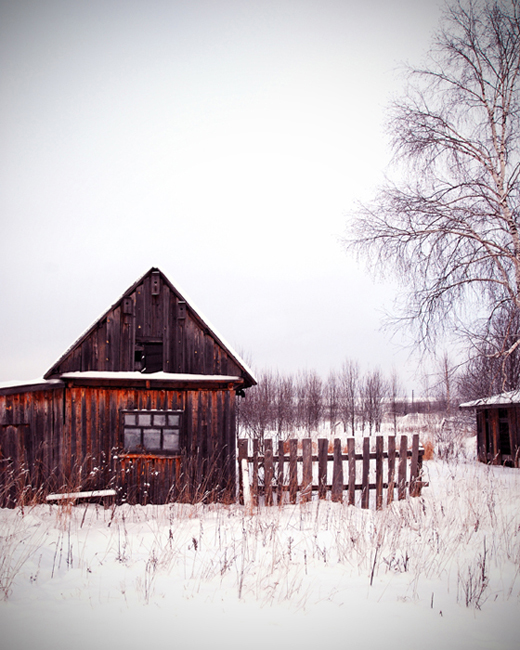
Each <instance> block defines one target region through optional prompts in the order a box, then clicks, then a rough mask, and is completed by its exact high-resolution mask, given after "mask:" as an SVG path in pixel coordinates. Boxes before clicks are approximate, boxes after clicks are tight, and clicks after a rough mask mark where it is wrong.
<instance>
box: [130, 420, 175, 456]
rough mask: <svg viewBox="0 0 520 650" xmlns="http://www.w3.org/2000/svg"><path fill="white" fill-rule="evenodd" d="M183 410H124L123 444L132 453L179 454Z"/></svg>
mask: <svg viewBox="0 0 520 650" xmlns="http://www.w3.org/2000/svg"><path fill="white" fill-rule="evenodd" d="M181 416H182V411H123V412H122V420H123V446H124V448H125V450H126V451H127V452H130V453H150V454H179V453H180V449H181V444H180V430H181V419H182V417H181Z"/></svg>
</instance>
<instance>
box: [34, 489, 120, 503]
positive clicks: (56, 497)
mask: <svg viewBox="0 0 520 650" xmlns="http://www.w3.org/2000/svg"><path fill="white" fill-rule="evenodd" d="M115 496H116V491H115V490H89V491H87V492H64V493H62V494H49V495H48V496H46V497H45V499H46V500H47V501H62V500H67V501H72V500H74V499H94V498H97V497H115Z"/></svg>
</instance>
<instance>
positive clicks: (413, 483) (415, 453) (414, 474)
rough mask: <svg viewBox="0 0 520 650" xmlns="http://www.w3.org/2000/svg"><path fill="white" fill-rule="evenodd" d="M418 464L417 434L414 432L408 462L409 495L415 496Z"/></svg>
mask: <svg viewBox="0 0 520 650" xmlns="http://www.w3.org/2000/svg"><path fill="white" fill-rule="evenodd" d="M418 466H419V434H418V433H414V435H413V437H412V462H411V464H410V486H409V491H410V496H411V497H416V496H417V471H418Z"/></svg>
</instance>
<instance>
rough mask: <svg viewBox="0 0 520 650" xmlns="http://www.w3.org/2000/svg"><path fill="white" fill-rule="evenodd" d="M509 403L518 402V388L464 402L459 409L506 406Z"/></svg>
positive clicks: (519, 395)
mask: <svg viewBox="0 0 520 650" xmlns="http://www.w3.org/2000/svg"><path fill="white" fill-rule="evenodd" d="M510 404H520V390H510V391H509V392H507V393H500V394H499V395H492V396H491V397H482V398H481V399H476V400H473V401H472V402H465V403H464V404H461V405H460V408H461V409H469V408H475V407H477V406H507V405H510Z"/></svg>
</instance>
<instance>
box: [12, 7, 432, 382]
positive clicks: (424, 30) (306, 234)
mask: <svg viewBox="0 0 520 650" xmlns="http://www.w3.org/2000/svg"><path fill="white" fill-rule="evenodd" d="M439 16H440V0H439V2H437V1H436V0H365V1H364V2H360V1H359V0H356V1H351V0H343V1H341V0H257V1H246V0H241V1H239V0H235V1H233V0H226V1H222V0H212V1H205V0H183V1H181V0H170V1H156V0H147V1H146V2H145V1H144V0H143V1H137V0H135V1H134V0H124V1H114V0H101V1H97V0H94V1H93V0H88V1H83V0H75V1H73V2H71V1H70V0H62V1H56V0H45V1H44V2H42V1H41V0H34V1H32V2H31V1H25V0H0V89H1V90H0V138H1V142H2V146H1V148H0V220H1V221H0V225H1V231H0V232H1V233H2V236H1V242H2V248H1V250H2V254H1V256H0V381H2V380H10V379H23V378H32V377H37V376H41V375H42V374H43V373H44V372H45V371H46V370H47V369H48V367H49V366H50V365H51V364H52V363H53V362H54V361H55V360H56V358H58V357H59V356H60V355H61V353H62V352H63V351H64V350H65V349H66V348H67V347H68V346H69V345H70V344H71V343H72V342H73V341H74V340H75V339H76V338H77V337H78V336H79V335H80V334H81V332H82V331H83V330H84V329H85V328H86V327H87V326H89V325H90V324H91V323H92V322H93V321H94V320H95V319H96V318H97V317H98V316H99V315H100V314H101V313H102V312H103V311H104V310H105V309H106V308H108V307H109V306H110V305H111V304H112V303H113V302H114V301H115V300H116V298H118V297H119V295H120V294H121V293H122V292H123V291H124V290H125V289H126V288H127V287H128V286H130V285H131V284H132V283H133V282H134V281H135V280H136V279H137V278H138V277H139V276H140V275H141V274H143V273H144V272H145V271H147V270H148V269H149V268H150V267H151V266H158V267H159V268H160V269H161V270H162V271H164V272H165V273H166V274H167V275H168V277H169V278H170V280H171V281H172V282H173V284H174V285H178V287H179V288H180V290H181V291H185V292H186V293H187V295H188V297H191V298H192V299H193V301H194V302H195V304H196V306H197V307H199V308H200V309H201V311H202V312H203V314H205V315H207V316H208V318H209V320H210V321H211V322H212V323H213V324H214V325H215V326H216V327H217V329H218V330H219V331H220V332H221V333H222V334H223V336H224V337H225V338H226V339H227V340H229V341H230V342H231V343H232V345H233V346H234V347H235V348H236V349H238V350H239V351H241V352H243V353H244V354H245V356H246V357H248V358H249V360H250V361H251V362H252V363H253V365H254V366H255V367H256V368H261V367H272V368H277V369H279V370H280V371H286V372H293V371H296V370H297V369H299V368H316V369H317V370H318V371H319V372H320V373H321V374H322V375H324V376H325V375H326V374H327V373H328V371H329V370H330V369H331V368H337V369H339V368H340V366H341V364H342V362H343V360H344V359H345V358H347V357H350V358H355V359H358V360H359V361H360V362H361V364H362V365H363V366H364V367H375V366H377V365H379V366H380V367H381V368H382V369H383V370H385V371H390V370H391V368H392V366H395V367H396V368H397V369H398V370H400V371H401V372H402V373H403V379H404V380H405V381H406V382H407V385H408V386H409V387H410V388H413V387H414V386H415V387H417V386H418V380H417V383H416V384H414V381H415V380H413V379H411V377H412V372H413V370H414V369H415V366H414V365H413V364H411V363H410V362H407V359H408V352H404V351H399V349H398V348H397V347H395V346H394V345H393V344H392V343H391V342H390V340H389V335H388V334H386V333H384V332H381V331H380V330H379V328H380V324H381V315H382V310H383V309H384V308H387V309H388V308H390V307H391V304H392V296H393V293H394V288H393V287H392V285H381V284H374V283H373V282H372V281H371V280H370V279H369V278H368V276H367V275H366V274H365V272H364V271H363V270H362V269H360V268H359V267H358V266H357V264H356V263H355V262H354V261H353V260H352V259H349V258H347V257H346V255H345V254H344V252H343V251H342V249H341V246H340V245H339V243H338V238H339V236H341V233H342V231H343V229H344V225H345V222H346V213H347V212H348V211H349V210H351V209H352V208H353V207H354V205H355V202H356V201H357V200H363V199H368V198H370V196H371V195H372V194H373V192H374V189H375V188H376V186H377V185H378V183H379V182H380V181H381V179H382V177H383V173H384V170H385V167H386V165H387V163H388V160H389V151H388V147H387V138H386V135H385V133H384V116H385V109H386V107H387V105H388V102H389V100H390V98H391V97H392V95H393V94H399V92H400V91H401V90H402V80H401V78H400V75H399V73H398V66H399V63H400V62H402V61H407V60H408V61H410V62H411V63H420V61H421V59H422V57H423V55H424V54H425V53H426V51H427V49H428V46H429V43H430V40H431V35H432V33H433V31H434V30H435V29H436V27H437V25H438V19H439Z"/></svg>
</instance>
